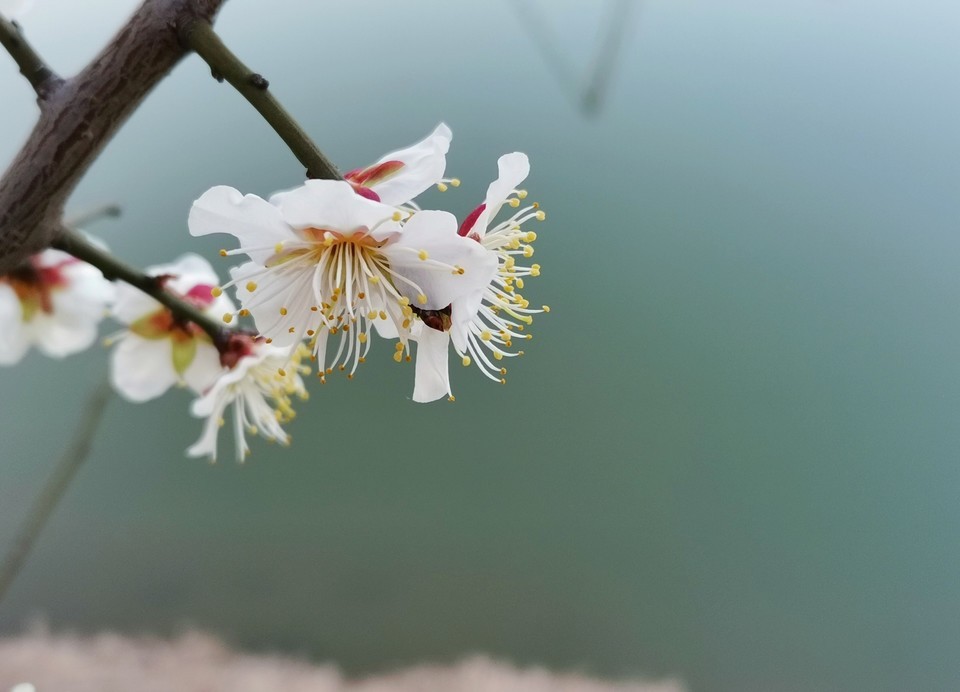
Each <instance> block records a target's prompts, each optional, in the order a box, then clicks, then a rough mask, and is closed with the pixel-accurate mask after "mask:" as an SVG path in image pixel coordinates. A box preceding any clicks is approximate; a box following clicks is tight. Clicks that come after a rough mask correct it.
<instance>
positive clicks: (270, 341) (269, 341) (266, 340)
mask: <svg viewBox="0 0 960 692" xmlns="http://www.w3.org/2000/svg"><path fill="white" fill-rule="evenodd" d="M263 343H265V344H272V343H273V339H271V338H269V337H267V338H266V339H264V340H263Z"/></svg>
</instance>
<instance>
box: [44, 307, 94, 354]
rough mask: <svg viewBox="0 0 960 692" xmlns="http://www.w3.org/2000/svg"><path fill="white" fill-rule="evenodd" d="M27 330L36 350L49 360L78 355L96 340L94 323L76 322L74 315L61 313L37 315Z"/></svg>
mask: <svg viewBox="0 0 960 692" xmlns="http://www.w3.org/2000/svg"><path fill="white" fill-rule="evenodd" d="M29 328H30V330H31V331H32V333H33V339H34V341H35V342H36V344H37V348H39V349H40V351H42V352H43V354H44V355H46V356H50V357H51V358H64V357H66V356H69V355H71V354H73V353H79V352H80V351H83V350H84V349H87V348H89V347H90V346H92V345H93V342H94V341H96V340H97V325H96V323H95V322H89V321H82V320H77V319H75V316H74V315H71V314H69V313H66V314H65V313H64V312H63V311H55V312H54V313H53V314H52V315H45V314H38V315H37V316H36V317H34V318H33V320H32V321H31V323H30V325H29Z"/></svg>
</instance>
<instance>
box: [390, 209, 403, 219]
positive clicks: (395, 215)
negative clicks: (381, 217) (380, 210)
mask: <svg viewBox="0 0 960 692" xmlns="http://www.w3.org/2000/svg"><path fill="white" fill-rule="evenodd" d="M391 218H392V219H393V220H394V221H399V220H400V219H402V218H403V214H401V213H400V212H398V211H395V212H393V216H392V217H391Z"/></svg>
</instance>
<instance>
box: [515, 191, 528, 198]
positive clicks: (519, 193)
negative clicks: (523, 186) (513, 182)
mask: <svg viewBox="0 0 960 692" xmlns="http://www.w3.org/2000/svg"><path fill="white" fill-rule="evenodd" d="M517 197H519V198H520V199H526V198H527V191H526V190H517Z"/></svg>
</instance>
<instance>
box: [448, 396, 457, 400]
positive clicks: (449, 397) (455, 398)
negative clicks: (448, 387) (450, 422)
mask: <svg viewBox="0 0 960 692" xmlns="http://www.w3.org/2000/svg"><path fill="white" fill-rule="evenodd" d="M456 400H457V397H455V396H454V395H453V394H451V395H450V396H448V397H447V401H456Z"/></svg>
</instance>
